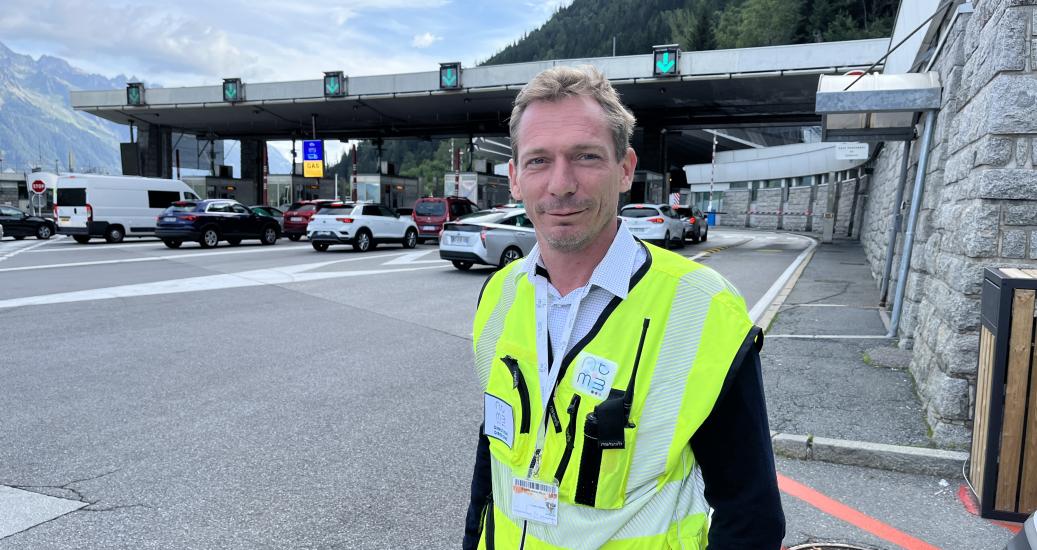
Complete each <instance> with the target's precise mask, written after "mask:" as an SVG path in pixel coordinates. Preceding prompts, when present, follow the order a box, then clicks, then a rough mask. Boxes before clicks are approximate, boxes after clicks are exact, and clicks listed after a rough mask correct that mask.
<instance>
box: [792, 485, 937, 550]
mask: <svg viewBox="0 0 1037 550" xmlns="http://www.w3.org/2000/svg"><path fill="white" fill-rule="evenodd" d="M778 489H779V490H781V492H783V493H785V494H786V495H789V496H790V497H794V498H798V499H799V500H802V501H803V502H805V503H807V504H809V505H811V506H813V507H814V508H817V509H818V510H821V511H822V512H824V513H826V514H828V515H830V516H832V517H834V518H837V519H841V520H843V521H845V522H846V523H849V524H850V525H853V526H854V527H857V528H858V529H861V530H863V531H866V532H868V533H870V534H872V535H874V536H876V537H878V538H880V539H882V540H884V541H887V542H890V543H893V544H895V545H897V546H899V547H900V548H904V549H905V550H940V549H939V548H937V547H935V546H933V545H931V544H929V543H928V542H925V541H923V540H921V539H917V538H915V537H912V536H911V535H908V534H907V533H905V532H903V531H900V530H899V529H896V528H895V527H892V526H890V525H888V524H885V523H883V522H881V521H879V520H877V519H875V518H873V517H871V516H869V515H867V514H864V513H862V512H860V511H858V510H856V509H854V508H851V507H849V506H847V505H845V504H843V503H841V502H839V501H837V500H835V499H833V498H830V497H828V496H825V495H824V494H822V493H820V492H818V491H816V490H814V489H812V488H810V487H807V486H806V485H803V484H802V483H799V482H798V481H795V480H793V479H791V478H788V477H785V476H783V475H781V474H778Z"/></svg>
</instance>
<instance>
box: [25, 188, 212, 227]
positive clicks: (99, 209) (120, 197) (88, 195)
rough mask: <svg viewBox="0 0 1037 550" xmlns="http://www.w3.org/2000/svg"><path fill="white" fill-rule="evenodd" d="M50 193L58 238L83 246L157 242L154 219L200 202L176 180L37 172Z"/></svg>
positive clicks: (188, 189) (192, 192) (189, 189)
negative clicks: (181, 204)
mask: <svg viewBox="0 0 1037 550" xmlns="http://www.w3.org/2000/svg"><path fill="white" fill-rule="evenodd" d="M33 177H34V178H39V179H42V180H43V181H44V182H45V183H46V184H47V187H48V188H50V189H54V217H55V221H56V222H57V232H58V233H60V234H62V235H72V238H74V239H75V240H76V242H77V243H80V244H86V243H87V242H89V241H90V239H91V238H94V237H103V238H104V240H105V241H107V242H109V243H119V242H122V240H123V239H124V238H125V237H153V236H155V227H156V226H155V219H156V217H157V216H158V215H159V214H160V213H161V212H162V211H163V210H165V209H166V208H167V207H168V206H169V205H170V204H173V203H174V202H177V201H184V200H200V199H199V198H198V195H196V194H195V192H194V191H192V190H191V188H190V187H188V186H187V184H186V183H184V182H182V181H180V180H173V179H160V178H141V177H136V176H101V175H96V174H67V175H66V174H62V175H60V176H58V175H56V174H48V173H46V172H39V173H36V174H33Z"/></svg>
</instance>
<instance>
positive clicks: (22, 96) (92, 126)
mask: <svg viewBox="0 0 1037 550" xmlns="http://www.w3.org/2000/svg"><path fill="white" fill-rule="evenodd" d="M136 80H137V79H136V78H131V77H127V76H125V75H121V74H120V75H118V76H116V77H114V78H108V77H105V76H101V75H97V74H91V73H87V72H86V71H83V70H81V69H78V68H76V67H73V66H72V65H70V64H69V63H68V62H67V61H65V60H64V59H61V58H59V57H52V56H49V55H43V56H40V58H39V59H36V60H34V59H33V58H32V57H30V56H28V55H23V54H19V53H16V52H13V51H11V50H10V49H9V48H8V47H7V46H5V45H4V44H3V43H2V42H0V159H2V162H0V170H14V171H16V172H22V171H29V170H30V169H31V168H33V167H37V166H39V167H41V168H43V169H45V170H55V166H57V169H60V170H61V171H65V170H67V169H68V160H69V153H70V152H71V153H72V155H73V165H74V168H75V170H76V171H79V172H101V173H108V174H119V173H121V172H122V162H121V160H120V157H119V142H122V141H129V131H128V127H127V126H123V125H121V124H116V123H114V122H109V121H107V120H104V119H102V118H99V117H96V116H93V115H90V114H86V113H83V112H79V111H74V110H73V109H72V105H71V102H70V98H69V92H70V91H72V90H106V89H114V90H118V89H125V88H126V83H127V82H131V81H136ZM152 85H153V86H156V85H154V84H152ZM156 87H157V86H156ZM227 149H229V147H227V146H226V145H225V146H224V150H227ZM230 160H232V159H229V158H228V159H227V160H226V161H224V162H225V163H227V164H236V161H235V162H233V163H232V162H228V161H230ZM290 164H291V163H289V162H288V160H287V159H285V158H284V156H283V155H281V153H279V152H278V151H277V150H276V149H272V148H271V149H270V166H271V171H272V172H273V171H274V170H278V171H283V172H284V173H287V172H289V171H290V170H289V167H290ZM239 173H240V172H239Z"/></svg>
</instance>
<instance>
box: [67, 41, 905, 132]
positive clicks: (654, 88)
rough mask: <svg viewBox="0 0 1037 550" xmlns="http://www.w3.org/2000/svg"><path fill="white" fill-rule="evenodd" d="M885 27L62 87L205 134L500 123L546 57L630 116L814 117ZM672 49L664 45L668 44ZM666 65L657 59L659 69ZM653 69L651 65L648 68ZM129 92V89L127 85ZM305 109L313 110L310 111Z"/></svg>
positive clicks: (654, 124) (713, 122)
mask: <svg viewBox="0 0 1037 550" xmlns="http://www.w3.org/2000/svg"><path fill="white" fill-rule="evenodd" d="M888 46H889V39H888V38H880V39H872V40H855V41H848V42H828V43H817V44H801V45H789V46H771V47H762V48H744V49H736V50H714V51H702V52H682V53H680V55H679V57H678V58H677V59H676V60H675V61H676V62H675V63H671V61H673V60H674V59H673V58H671V57H668V56H667V57H665V58H662V61H660V59H661V58H660V56H659V55H658V54H657V52H658V51H659V50H658V49H657V50H656V52H653V53H648V54H644V55H631V56H622V57H599V58H588V59H564V60H550V61H540V62H531V63H515V64H508V65H490V66H480V67H468V68H462V69H461V71H460V74H458V75H456V76H457V81H456V83H455V82H453V80H452V79H450V81H449V82H450V83H452V84H454V85H455V86H457V88H456V89H443V81H442V71H428V72H417V73H406V74H390V75H378V76H349V75H346V76H345V78H344V80H343V88H344V89H343V90H342V92H339V93H341V94H342V95H337V96H331V97H329V96H328V95H326V90H325V85H324V80H323V79H321V78H318V79H315V80H303V81H294V82H266V83H260V82H243V83H241V84H240V88H239V90H240V94H239V95H237V96H235V98H234V99H235V101H225V97H224V90H223V87H224V86H223V85H221V84H216V85H213V86H198V87H189V88H152V89H146V90H143V93H141V95H140V99H139V101H138V102H139V103H140V105H132V106H131V105H129V104H128V103H129V101H128V95H129V94H128V93H127V91H126V90H103V91H77V92H72V94H71V101H72V106H73V107H74V108H75V109H77V110H80V111H84V112H88V113H91V114H93V115H96V116H99V117H101V118H105V119H107V120H110V121H113V122H117V123H120V124H129V123H131V122H132V123H134V124H140V125H150V126H162V127H165V128H169V129H171V130H173V131H177V132H182V133H187V134H194V135H197V136H199V137H206V138H209V139H258V140H278V139H295V138H300V137H308V136H309V135H310V133H311V131H312V127H313V126H314V125H315V126H316V129H317V131H318V132H319V133H320V135H321V137H323V138H325V139H328V138H330V139H336V138H337V139H360V138H367V139H370V138H378V137H382V138H405V137H451V136H472V135H505V134H507V121H508V117H509V116H510V113H511V104H512V101H513V100H514V98H515V95H516V94H517V93H518V91H519V90H520V89H521V88H522V86H523V85H524V84H525V83H526V82H528V81H529V80H530V79H531V78H532V77H533V76H535V75H536V74H537V73H539V72H540V71H542V70H544V69H547V68H549V67H552V66H556V65H584V64H589V65H593V66H595V67H597V68H598V69H600V70H601V71H602V72H603V73H604V74H605V76H606V77H607V78H609V79H610V80H611V82H612V84H613V85H614V86H615V87H616V89H617V90H618V91H619V92H620V94H621V95H622V98H623V101H624V103H626V104H627V105H628V106H629V107H631V109H632V110H633V111H634V114H635V116H636V117H637V119H638V126H640V127H642V128H655V129H675V130H679V129H702V128H713V129H715V128H725V127H735V126H743V127H744V126H768V125H771V126H773V125H784V126H788V125H798V124H818V123H819V122H820V116H819V115H817V114H816V113H815V94H816V90H817V82H818V75H821V74H842V73H844V72H846V71H849V70H853V69H864V68H867V67H869V66H871V65H872V63H874V62H875V61H876V60H879V59H880V58H881V57H882V56H883V55H884V54H885V53H886V51H887V49H888ZM674 53H676V52H675V51H674ZM661 69H666V70H661ZM659 73H663V76H659ZM135 97H136V96H135ZM314 117H315V118H314Z"/></svg>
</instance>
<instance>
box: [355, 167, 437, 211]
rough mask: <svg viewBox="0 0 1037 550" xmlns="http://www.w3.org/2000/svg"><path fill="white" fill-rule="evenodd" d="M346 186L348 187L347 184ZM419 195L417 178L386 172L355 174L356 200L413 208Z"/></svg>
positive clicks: (392, 206)
mask: <svg viewBox="0 0 1037 550" xmlns="http://www.w3.org/2000/svg"><path fill="white" fill-rule="evenodd" d="M346 187H347V188H348V187H349V185H348V184H347V185H346ZM345 196H347V197H348V196H349V195H348V194H347V195H345ZM420 196H421V193H420V191H419V190H418V179H417V178H406V177H403V176H390V175H387V174H357V176H356V200H358V201H371V202H380V203H382V204H384V205H386V206H388V207H390V208H413V207H414V203H415V202H417V200H418V197H420Z"/></svg>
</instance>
